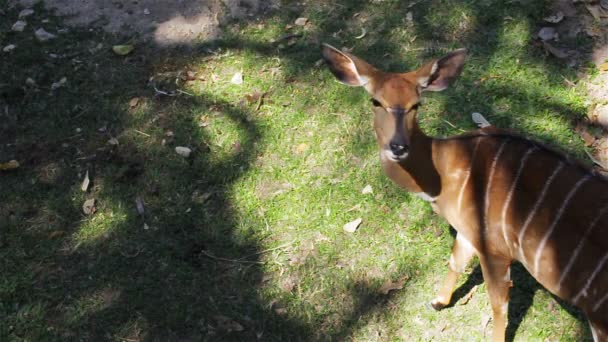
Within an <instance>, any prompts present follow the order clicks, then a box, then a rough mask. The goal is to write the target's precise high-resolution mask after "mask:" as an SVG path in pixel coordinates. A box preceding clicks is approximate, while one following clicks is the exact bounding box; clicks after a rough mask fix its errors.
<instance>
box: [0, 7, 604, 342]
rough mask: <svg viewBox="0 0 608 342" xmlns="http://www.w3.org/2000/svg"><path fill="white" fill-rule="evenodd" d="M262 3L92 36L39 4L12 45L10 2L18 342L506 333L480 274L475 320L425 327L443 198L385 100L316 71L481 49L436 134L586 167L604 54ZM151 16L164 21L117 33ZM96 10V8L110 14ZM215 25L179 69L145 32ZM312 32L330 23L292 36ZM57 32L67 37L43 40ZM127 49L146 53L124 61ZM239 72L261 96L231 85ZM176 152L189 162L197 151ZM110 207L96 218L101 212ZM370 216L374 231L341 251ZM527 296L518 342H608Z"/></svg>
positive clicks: (494, 22)
mask: <svg viewBox="0 0 608 342" xmlns="http://www.w3.org/2000/svg"><path fill="white" fill-rule="evenodd" d="M50 3H51V2H48V4H50ZM52 3H53V4H57V6H63V5H65V4H68V5H69V4H70V3H74V2H67V1H66V2H59V1H53V2H52ZM79 3H82V4H84V5H86V6H90V5H91V4H92V3H93V2H86V1H85V2H79ZM95 3H96V4H104V3H105V2H104V1H102V2H95ZM117 3H118V4H120V3H122V4H123V6H124V7H123V8H122V9H116V11H118V12H114V11H115V9H110V8H111V7H112V6H119V5H117ZM159 3H160V2H159ZM168 3H169V2H168ZM235 3H237V2H235ZM247 3H248V2H246V1H245V2H243V1H241V2H238V3H237V4H239V5H242V6H238V7H239V8H241V9H239V11H241V13H240V14H239V13H236V14H228V13H229V12H230V10H229V8H233V9H234V7H230V5H228V7H229V8H228V9H222V4H220V3H216V2H213V3H207V4H206V5H204V6H202V7H201V8H197V7H196V4H197V3H195V2H193V1H192V2H188V1H182V2H172V5H171V6H176V7H171V8H165V7H162V8H159V9H158V11H159V12H156V11H157V9H156V8H155V7H154V6H153V5H152V4H153V3H152V2H146V1H139V2H137V3H134V2H128V3H127V2H114V3H111V4H107V3H106V6H108V7H106V8H105V9H104V10H99V11H96V12H98V13H107V14H108V15H110V17H112V16H113V17H114V19H116V21H112V20H113V19H112V18H110V19H99V18H101V16H98V15H97V14H95V15H93V16H91V18H93V20H94V19H99V20H98V21H94V22H93V23H91V24H90V25H91V27H94V29H92V30H89V26H88V25H85V26H76V27H74V28H70V29H69V30H68V31H61V32H60V30H61V29H63V28H65V26H66V23H69V22H74V23H75V22H77V21H78V20H82V17H79V15H76V16H74V17H70V16H68V17H65V18H63V17H55V16H53V15H52V14H50V13H49V12H47V11H46V10H45V9H43V6H42V5H40V4H39V5H37V6H35V7H34V10H35V13H34V14H32V15H30V16H29V17H27V18H26V20H27V22H28V26H27V27H26V28H25V30H24V31H23V32H14V31H12V29H11V26H12V24H13V23H14V22H15V21H16V20H18V15H19V12H20V10H22V8H21V7H16V8H13V7H10V8H9V6H5V4H6V2H5V1H3V0H0V4H2V6H0V8H2V10H3V12H2V13H0V15H1V16H2V17H1V19H2V20H0V43H1V44H0V46H2V47H4V46H7V45H9V44H14V45H15V46H16V47H15V48H14V49H13V50H11V51H10V52H2V54H1V55H0V57H1V58H2V63H0V162H4V161H6V160H10V159H16V160H18V161H19V162H20V163H21V166H20V167H19V168H18V169H16V170H13V171H11V172H0V270H1V272H2V277H0V340H3V341H4V340H8V341H12V340H16V341H17V340H57V341H65V340H83V339H84V340H121V341H138V340H145V341H157V340H161V341H188V340H191V341H199V340H235V341H242V340H247V341H253V340H264V341H266V340H269V341H288V340H289V341H291V340H339V341H341V340H348V339H353V340H365V341H374V340H376V341H382V340H394V339H402V340H412V339H414V340H431V339H437V340H445V339H455V340H462V339H478V340H481V339H484V338H487V336H488V335H487V334H488V333H489V331H490V328H491V322H490V321H489V318H488V317H489V314H490V306H489V303H488V300H487V296H486V295H485V289H484V286H483V284H481V279H480V277H479V272H478V271H473V272H472V273H471V274H470V276H468V277H466V276H465V277H463V279H462V280H461V284H462V286H461V288H460V289H459V290H458V293H457V295H456V297H455V304H456V305H453V306H452V307H451V308H449V309H448V310H444V311H441V312H434V311H431V310H427V309H426V302H427V300H428V299H430V298H432V296H433V295H434V292H435V290H436V289H437V288H438V286H439V285H440V283H441V280H442V277H443V275H444V274H445V269H446V261H447V259H448V255H449V249H450V244H451V243H452V241H453V239H452V237H451V236H450V234H448V233H447V232H448V227H447V225H446V224H445V222H442V221H441V220H440V219H438V218H437V217H436V216H435V215H433V214H432V212H431V210H430V208H428V205H427V204H425V203H422V202H421V201H419V200H418V199H415V198H412V197H410V196H409V195H408V194H405V193H403V192H402V191H399V190H398V189H395V187H394V186H393V185H392V184H390V182H389V181H388V180H387V179H386V177H384V176H383V175H382V172H381V170H380V169H379V166H378V161H377V153H376V150H375V142H374V141H373V134H372V133H371V128H370V119H369V113H368V112H369V109H368V108H369V103H368V102H369V99H368V98H367V96H365V95H364V94H363V93H362V92H359V91H357V90H355V89H349V88H346V87H343V86H341V85H339V84H336V82H335V81H334V80H333V76H331V75H330V74H329V73H328V72H327V71H326V70H325V69H323V68H320V67H319V65H318V64H316V63H317V61H318V60H319V58H320V56H319V42H320V41H328V42H330V43H332V44H334V45H336V46H344V47H348V48H353V49H354V51H355V52H356V53H357V54H359V55H361V56H362V57H365V58H367V59H369V60H370V61H377V64H379V66H381V67H383V68H386V69H391V70H404V69H408V68H412V67H413V66H415V65H418V64H419V63H420V62H421V61H422V60H424V59H428V58H431V57H435V56H438V55H441V54H442V53H443V52H444V51H447V50H450V49H453V48H455V47H462V46H466V47H468V48H469V49H470V51H471V56H470V59H469V62H468V64H467V67H466V69H465V71H464V74H463V76H462V78H461V80H460V81H459V82H458V83H457V84H456V85H455V86H454V87H452V88H451V89H450V90H448V91H446V92H445V93H443V94H437V95H436V96H430V97H429V98H428V99H427V100H426V101H425V104H424V109H423V112H424V116H423V120H422V124H423V126H424V128H425V129H426V130H427V131H429V132H430V133H432V134H436V135H448V134H454V133H457V132H459V130H460V129H469V128H472V123H471V122H470V119H469V113H470V112H472V111H480V112H482V113H484V114H485V115H486V117H487V118H488V119H490V121H492V122H493V123H496V124H497V125H499V126H503V127H512V128H515V129H517V130H519V131H522V132H524V133H525V134H527V135H530V136H533V137H535V138H537V139H541V140H543V141H545V142H548V143H551V144H554V145H557V146H560V147H561V148H563V149H567V150H568V151H570V152H572V153H574V154H576V155H577V156H579V157H581V158H585V154H584V151H585V147H584V143H583V142H582V141H581V139H580V137H579V136H578V135H577V134H575V133H574V128H575V126H576V123H577V122H580V121H582V120H583V119H584V118H585V116H586V114H587V111H588V109H589V103H586V102H585V100H586V97H585V96H586V93H584V89H585V86H584V84H583V83H584V82H581V80H583V81H586V80H587V79H586V77H587V75H591V76H592V77H596V76H598V75H599V76H601V75H603V74H601V73H598V72H597V67H596V66H595V65H593V66H590V63H589V62H590V59H589V57H587V56H590V55H591V54H592V53H593V51H594V48H596V46H594V44H595V41H594V40H593V39H592V38H589V37H588V35H586V34H581V35H577V36H575V37H574V38H573V39H572V40H567V39H560V41H559V42H558V41H551V44H554V45H555V46H556V47H557V48H563V49H575V48H576V49H577V51H578V52H580V54H578V55H576V60H575V62H576V63H573V64H571V63H570V62H569V60H565V61H564V60H562V59H560V58H556V57H555V56H553V55H552V54H551V53H547V51H546V49H544V48H543V47H542V45H539V41H538V39H537V38H536V33H537V32H538V30H539V29H540V28H541V27H543V26H545V25H546V24H545V23H544V22H543V17H546V16H549V15H551V14H553V13H554V11H555V9H553V8H551V6H550V5H551V2H547V3H542V2H536V1H528V2H526V1H513V2H510V3H509V4H508V5H505V2H503V1H487V0H486V1H479V2H470V1H446V0H441V1H431V0H428V1H422V2H419V1H409V2H408V1H339V2H335V1H311V2H307V3H298V2H291V1H285V2H283V3H281V4H280V7H279V8H280V10H279V9H277V10H272V6H271V5H268V3H263V4H262V3H253V5H250V6H248V5H247ZM62 4H63V5H62ZM142 4H144V5H145V6H148V5H149V8H148V9H149V10H150V14H149V15H146V14H145V13H144V14H143V18H144V19H145V21H144V22H140V23H137V25H133V26H132V27H131V28H128V27H124V26H123V27H122V28H121V25H122V24H123V23H124V21H125V20H126V23H127V24H129V22H130V20H131V19H129V18H133V17H134V16H141V15H142V13H143V11H144V10H145V9H146V8H147V7H145V6H142ZM256 4H257V5H256ZM163 6H164V5H163ZM180 6H182V7H180ZM256 6H257V7H256ZM576 6H577V7H576V8H575V9H576V10H577V11H579V12H577V13H583V14H584V13H586V12H580V11H581V10H585V8H581V6H582V4H578V5H576ZM68 8H69V6H68V7H63V10H67V9H68ZM85 8H86V9H87V11H84V12H82V11H80V12H76V13H84V14H86V15H87V16H88V15H89V14H91V13H93V12H94V9H95V8H96V7H85ZM116 8H118V7H116ZM265 9H271V10H270V11H269V12H265ZM128 10H131V11H132V12H133V13H132V14H129V13H128ZM153 10H154V12H153ZM250 10H251V12H248V11H250ZM104 11H106V12H104ZM216 11H217V12H216ZM192 12H194V13H192ZM60 13H61V12H60ZM64 13H65V12H64ZM200 13H203V15H202V17H201V18H206V19H205V20H203V21H204V22H207V21H208V20H210V18H211V19H213V20H216V18H217V20H216V21H212V24H210V26H208V27H210V28H213V29H212V30H211V29H210V31H208V32H209V36H205V37H203V36H204V35H205V34H207V33H205V32H207V31H204V30H206V29H204V30H203V29H202V30H203V31H204V32H203V31H201V32H202V34H203V36H196V37H195V41H196V42H195V43H193V44H192V46H191V48H189V49H166V50H160V51H159V49H157V47H158V44H163V42H164V41H163V40H160V41H158V42H156V41H155V40H153V39H147V38H146V39H144V38H145V37H146V34H142V33H141V32H145V31H146V30H148V29H150V30H152V31H151V32H150V35H149V36H147V37H150V38H152V37H154V34H156V32H157V28H155V26H154V25H152V24H151V21H147V17H146V16H150V18H155V21H157V22H171V20H172V19H173V18H180V16H181V17H184V18H186V19H187V20H189V19H188V18H196V16H197V15H198V14H200ZM214 13H224V14H222V15H221V16H217V17H216V16H215V15H214ZM248 13H252V14H254V15H253V16H249V14H248ZM408 13H410V14H411V18H412V19H411V21H408V20H407V18H408V17H410V16H408ZM231 15H234V16H235V17H242V16H243V15H244V16H245V18H246V19H240V20H236V21H232V20H231V19H230V17H229V16H231ZM584 15H586V14H584ZM222 16H223V17H222ZM302 16H305V17H307V18H309V20H310V22H308V23H307V24H306V25H304V26H297V25H295V20H296V18H298V17H302ZM222 18H224V19H222ZM576 18H577V17H576V16H575V15H570V16H569V17H568V18H566V19H565V22H569V21H573V20H576ZM142 20H143V19H142ZM176 20H178V19H176ZM179 20H181V19H179ZM196 20H197V19H196ZM224 20H225V21H224ZM217 23H219V25H220V26H217ZM110 24H111V25H110ZM200 24H201V27H207V26H204V25H206V24H204V23H200ZM196 25H199V24H198V23H197V24H196ZM38 27H44V28H46V29H47V30H48V31H49V32H51V33H57V34H58V37H57V38H56V39H54V40H50V41H48V42H43V43H41V42H38V41H37V40H36V39H35V38H34V34H33V31H34V30H35V29H37V28H38ZM104 27H105V28H108V29H111V31H110V32H119V33H120V34H124V35H125V36H126V37H125V36H122V35H115V34H111V33H108V32H106V31H103V30H101V28H104ZM180 29H181V28H180V27H177V29H176V30H177V31H176V32H182V31H180ZM363 29H365V30H366V34H365V35H364V37H362V38H361V34H362V30H363ZM116 30H118V31H116ZM131 30H133V31H131ZM214 30H216V31H214ZM213 32H215V33H213ZM188 34H189V33H188ZM216 34H217V36H214V35H216ZM186 36H187V38H186V39H185V41H188V42H190V41H191V40H190V38H192V36H189V35H186ZM220 36H221V39H218V40H216V41H213V42H211V41H207V40H206V39H207V38H210V37H220ZM142 37H143V38H142ZM356 37H360V38H356ZM130 38H132V39H133V41H134V42H135V43H136V44H135V45H136V49H135V51H134V52H132V53H131V54H129V55H127V56H117V55H115V54H114V53H112V51H111V49H110V46H112V45H114V44H119V43H124V41H125V40H129V39H130ZM198 39H201V40H202V41H199V40H198ZM146 40H147V41H148V42H150V44H145V43H142V41H146ZM166 40H169V41H171V39H170V38H167V39H166ZM177 41H179V42H182V41H184V40H182V38H179V37H178V39H177ZM157 43H158V44H157ZM165 43H166V42H165ZM168 44H171V42H169V43H168ZM237 72H241V73H243V75H244V83H243V84H242V85H235V84H233V83H232V82H231V79H232V78H233V76H234V75H235V74H236V73H237ZM64 77H65V79H66V81H65V82H64V83H62V82H61V80H62V79H63V78H64ZM565 79H567V80H569V81H570V82H572V83H574V86H572V85H570V84H569V83H568V82H566V81H565ZM150 80H153V81H154V83H152V82H150ZM590 80H595V78H592V79H590ZM53 84H55V85H56V86H53ZM152 85H155V86H156V87H157V88H158V89H159V90H161V91H163V92H164V94H165V95H163V93H161V92H158V91H156V90H154V88H153V86H152ZM359 90H360V89H359ZM260 93H263V94H265V95H264V97H263V98H260V97H259V96H260ZM599 93H601V92H598V94H599ZM166 94H168V95H166ZM593 133H595V134H597V135H598V136H601V135H602V134H603V132H602V131H601V129H600V130H598V131H597V132H596V131H593ZM179 146H185V147H189V148H190V149H191V150H192V154H191V155H190V156H189V157H188V158H184V157H181V156H179V155H178V154H176V153H175V148H176V147H179ZM87 174H88V176H89V178H90V184H89V186H88V188H87V189H86V191H82V189H81V187H82V184H83V182H84V179H85V178H86V175H87ZM367 185H370V186H371V188H372V189H373V192H372V193H371V194H367V195H363V194H362V193H361V189H363V188H364V187H366V186H367ZM90 199H95V201H96V202H95V212H94V213H93V214H85V213H84V212H83V208H82V207H83V203H84V202H85V200H90ZM357 217H362V218H363V224H362V225H361V227H360V228H359V230H358V231H357V232H356V233H355V234H345V233H344V232H343V230H342V226H343V224H344V223H346V222H349V221H352V220H353V219H355V218H357ZM471 269H473V270H474V269H475V267H472V268H471ZM514 279H515V280H516V281H515V283H516V284H515V288H514V289H513V294H512V301H511V304H510V308H509V317H510V325H509V335H510V336H511V337H515V338H516V339H520V340H535V339H537V340H584V339H589V338H590V334H589V331H588V328H587V326H586V323H585V321H584V318H583V317H582V316H581V315H580V313H579V312H578V311H576V310H575V309H573V308H572V307H569V306H567V305H563V303H560V302H558V301H556V300H555V299H554V298H553V297H551V296H550V295H549V294H547V292H546V291H544V290H543V289H542V288H541V287H540V286H539V285H538V284H537V283H536V282H535V281H534V280H533V279H532V278H531V277H530V276H529V275H528V274H527V273H526V272H525V270H523V269H522V268H521V267H518V268H514ZM395 284H396V285H395ZM474 285H479V287H480V290H479V291H477V292H474V293H473V292H471V289H472V288H473V286H474ZM387 287H393V288H394V290H392V291H383V289H386V288H387ZM386 292H388V293H386ZM469 293H472V295H471V296H469V299H468V300H467V303H466V305H465V303H463V300H462V299H463V298H464V297H466V296H467V294H469Z"/></svg>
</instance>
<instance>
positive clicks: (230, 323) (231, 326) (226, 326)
mask: <svg viewBox="0 0 608 342" xmlns="http://www.w3.org/2000/svg"><path fill="white" fill-rule="evenodd" d="M214 318H215V320H216V321H217V325H218V328H220V329H221V330H224V331H228V332H231V331H243V330H244V329H245V328H243V326H242V325H241V324H240V323H239V322H237V321H235V320H233V319H230V318H228V317H226V316H223V315H217V316H215V317H214Z"/></svg>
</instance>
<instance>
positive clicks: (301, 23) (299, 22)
mask: <svg viewBox="0 0 608 342" xmlns="http://www.w3.org/2000/svg"><path fill="white" fill-rule="evenodd" d="M307 23H308V18H303V17H302V18H298V19H296V21H295V22H294V24H296V25H297V26H304V25H306V24H307Z"/></svg>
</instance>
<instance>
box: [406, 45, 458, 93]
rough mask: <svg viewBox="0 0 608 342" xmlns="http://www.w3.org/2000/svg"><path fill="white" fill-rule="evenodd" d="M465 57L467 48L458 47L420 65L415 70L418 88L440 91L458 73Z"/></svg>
mask: <svg viewBox="0 0 608 342" xmlns="http://www.w3.org/2000/svg"><path fill="white" fill-rule="evenodd" d="M466 57H467V50H466V49H458V50H456V51H453V52H451V53H450V54H448V55H446V56H444V57H442V58H440V59H438V60H435V61H432V62H430V63H427V64H425V65H423V66H422V67H420V68H419V69H418V70H417V71H416V76H417V77H418V85H419V86H420V89H422V90H423V91H441V90H444V89H445V88H447V87H448V85H449V84H450V83H451V82H452V81H453V80H454V79H455V78H456V77H458V75H460V72H461V71H462V67H463V66H464V60H465V58H466Z"/></svg>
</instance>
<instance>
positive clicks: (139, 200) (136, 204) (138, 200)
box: [135, 197, 145, 216]
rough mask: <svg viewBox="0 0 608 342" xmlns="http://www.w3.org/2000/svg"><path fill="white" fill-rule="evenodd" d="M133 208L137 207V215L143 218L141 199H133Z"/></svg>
mask: <svg viewBox="0 0 608 342" xmlns="http://www.w3.org/2000/svg"><path fill="white" fill-rule="evenodd" d="M135 206H136V207H137V213H138V214H139V215H142V216H143V215H144V213H145V209H144V200H143V199H141V197H137V198H135Z"/></svg>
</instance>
